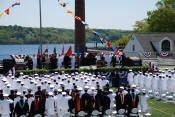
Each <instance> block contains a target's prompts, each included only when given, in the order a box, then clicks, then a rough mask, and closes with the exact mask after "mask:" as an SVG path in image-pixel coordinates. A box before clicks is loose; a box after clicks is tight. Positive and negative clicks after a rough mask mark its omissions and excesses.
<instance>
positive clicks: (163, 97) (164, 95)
mask: <svg viewBox="0 0 175 117" xmlns="http://www.w3.org/2000/svg"><path fill="white" fill-rule="evenodd" d="M161 100H163V101H166V93H162V94H161Z"/></svg>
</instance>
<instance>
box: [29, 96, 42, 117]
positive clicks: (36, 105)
mask: <svg viewBox="0 0 175 117" xmlns="http://www.w3.org/2000/svg"><path fill="white" fill-rule="evenodd" d="M43 107H44V105H43V103H42V101H40V100H39V95H35V100H34V101H32V103H31V109H30V117H34V116H35V115H37V114H40V115H42V117H44V109H43Z"/></svg>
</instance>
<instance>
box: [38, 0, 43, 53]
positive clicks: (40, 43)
mask: <svg viewBox="0 0 175 117" xmlns="http://www.w3.org/2000/svg"><path fill="white" fill-rule="evenodd" d="M39 12H40V49H41V55H42V54H43V50H42V48H43V47H42V18H41V0H39Z"/></svg>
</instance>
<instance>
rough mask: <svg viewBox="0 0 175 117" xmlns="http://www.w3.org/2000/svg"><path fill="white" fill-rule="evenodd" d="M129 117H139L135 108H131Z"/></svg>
mask: <svg viewBox="0 0 175 117" xmlns="http://www.w3.org/2000/svg"><path fill="white" fill-rule="evenodd" d="M129 116H130V117H139V115H138V109H137V108H133V109H132V110H131V113H130V114H129Z"/></svg>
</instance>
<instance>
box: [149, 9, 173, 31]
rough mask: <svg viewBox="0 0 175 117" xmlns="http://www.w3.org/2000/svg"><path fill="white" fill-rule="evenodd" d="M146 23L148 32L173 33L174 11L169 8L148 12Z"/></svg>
mask: <svg viewBox="0 0 175 117" xmlns="http://www.w3.org/2000/svg"><path fill="white" fill-rule="evenodd" d="M147 23H148V24H149V31H150V32H175V28H174V27H175V11H174V10H173V9H170V8H159V9H157V10H155V11H153V12H149V14H148V20H147Z"/></svg>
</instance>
